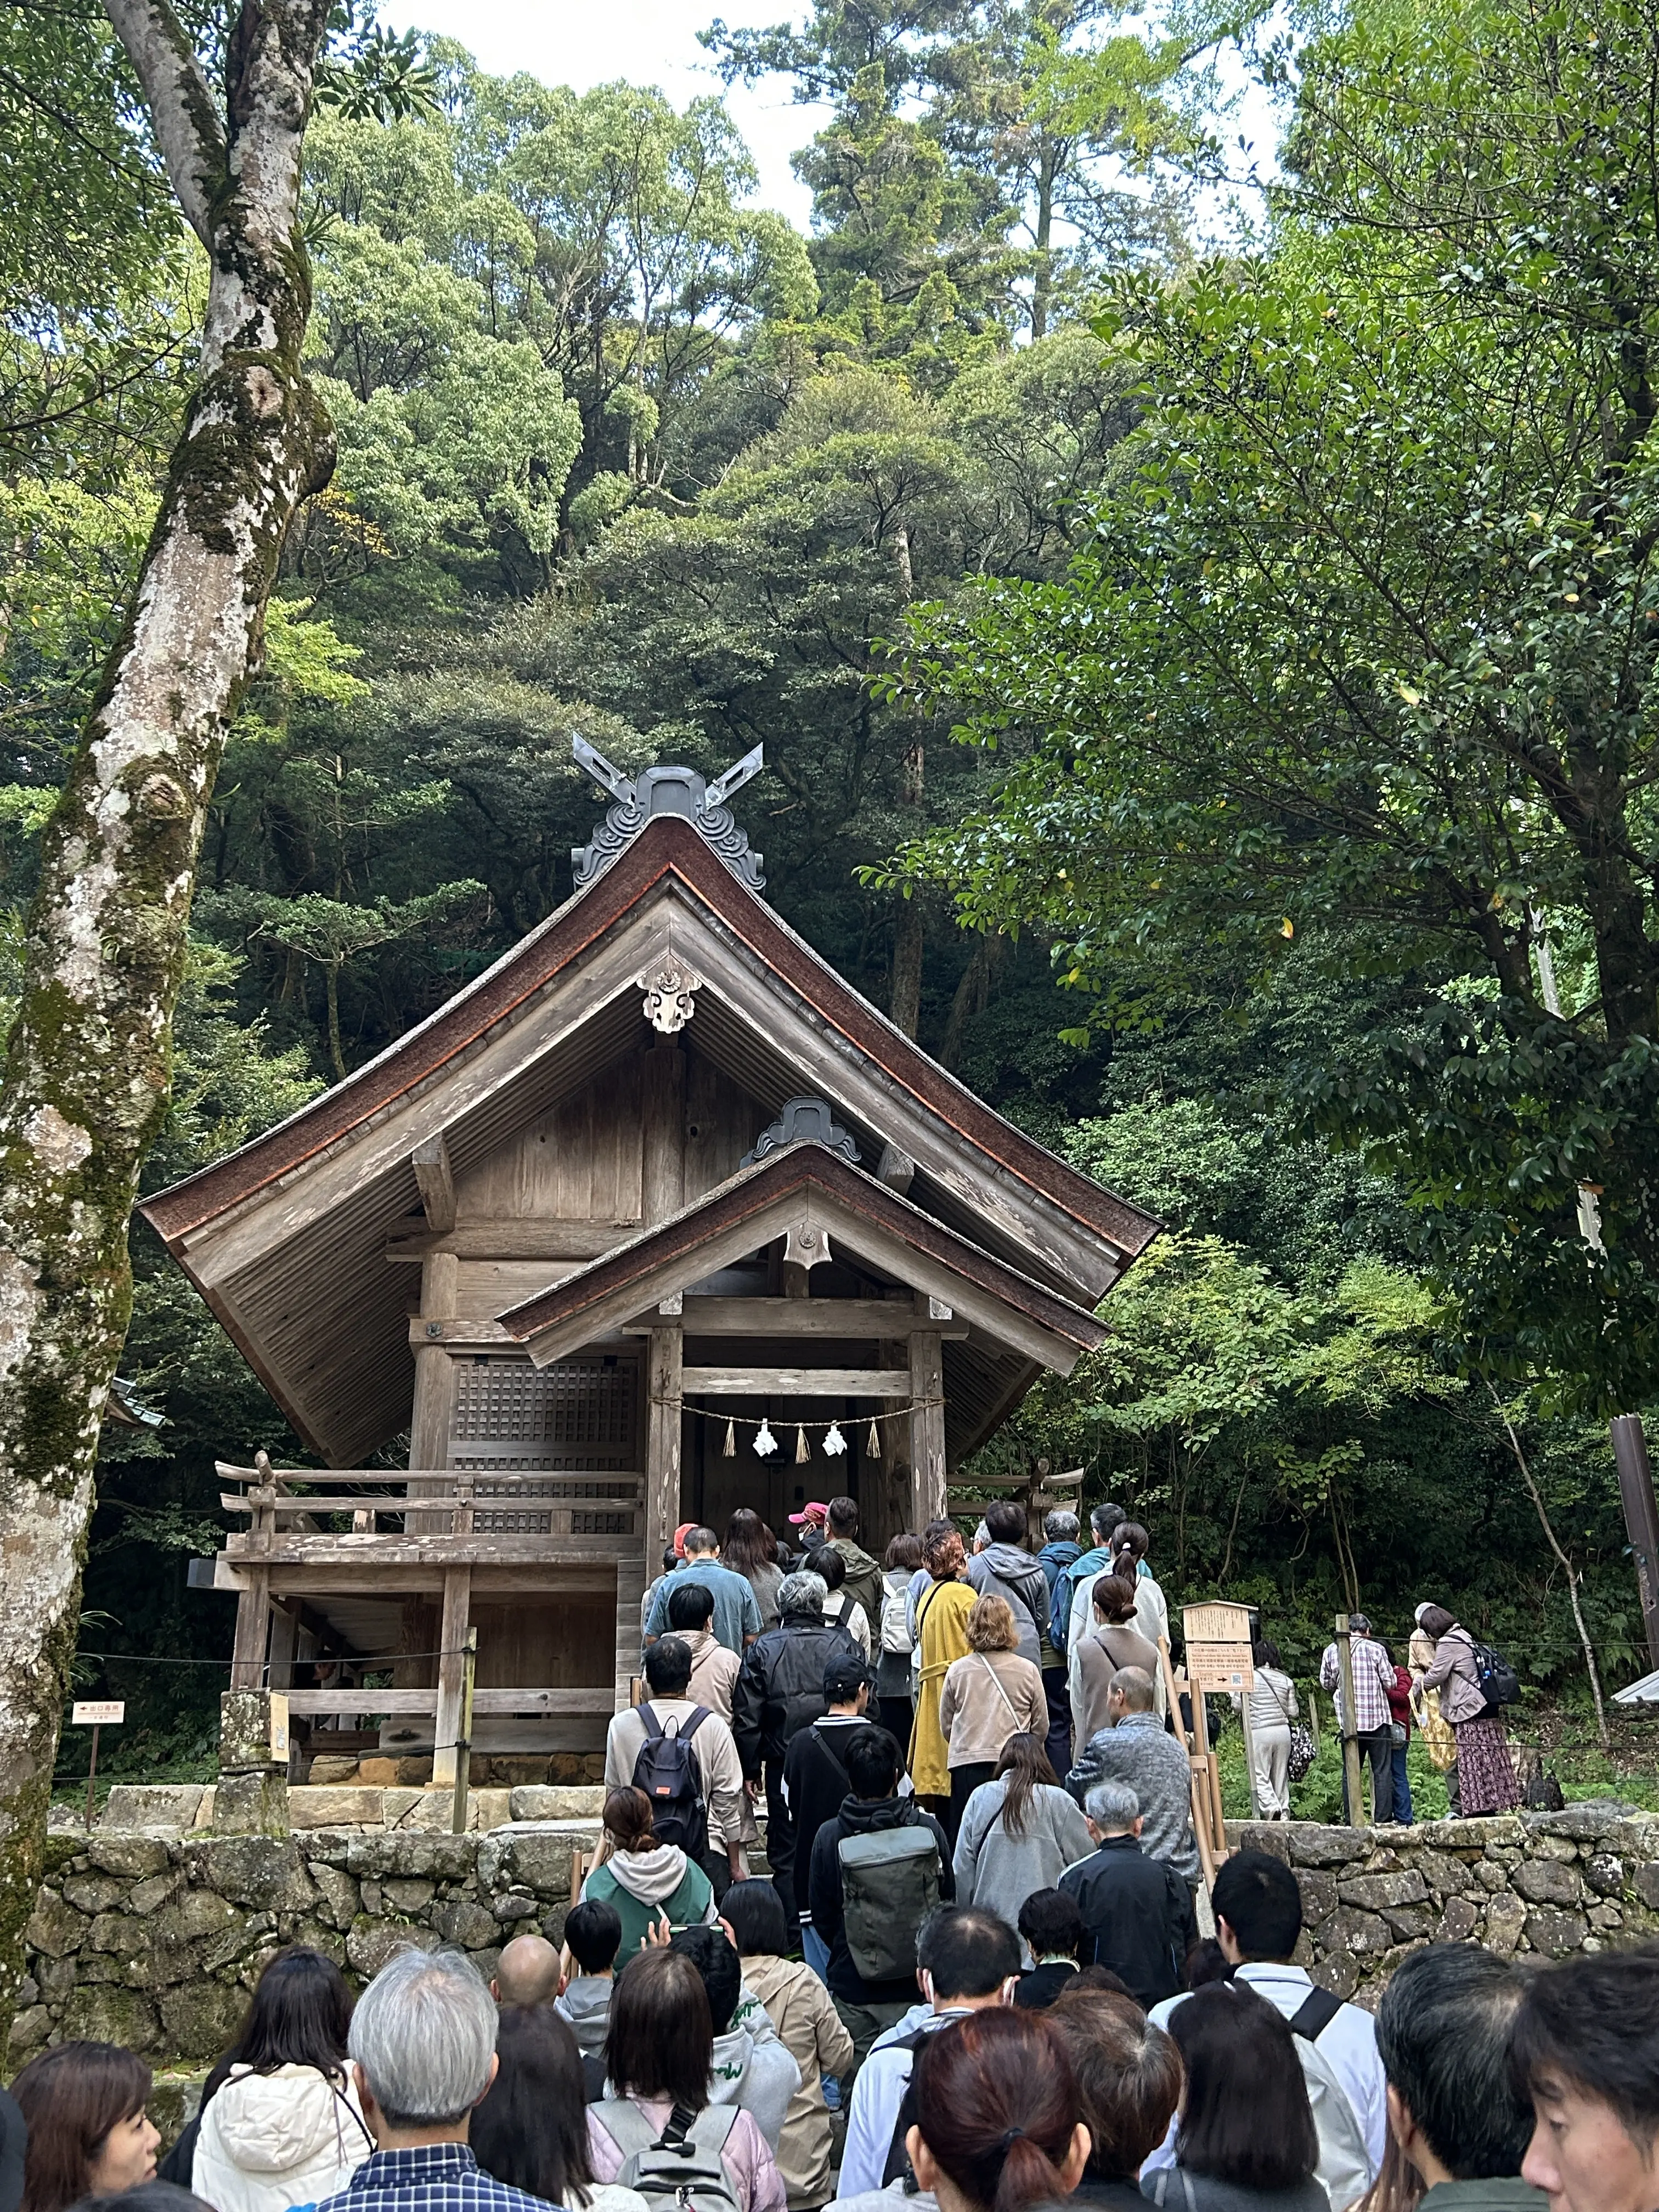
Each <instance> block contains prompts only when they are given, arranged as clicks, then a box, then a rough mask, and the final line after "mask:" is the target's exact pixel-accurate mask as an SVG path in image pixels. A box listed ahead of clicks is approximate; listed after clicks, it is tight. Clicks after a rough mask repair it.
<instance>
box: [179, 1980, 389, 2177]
mask: <svg viewBox="0 0 1659 2212" xmlns="http://www.w3.org/2000/svg"><path fill="white" fill-rule="evenodd" d="M350 2025H351V1992H350V1990H348V1989H347V1987H346V1985H345V1980H344V1978H343V1976H342V1974H341V1972H340V1970H339V1968H338V1967H337V1966H335V1965H334V1963H333V1961H332V1960H329V1959H325V1957H324V1956H323V1954H322V1953H321V1952H320V1951H312V1950H308V1949H307V1948H304V1947H303V1946H297V1945H296V1946H295V1948H291V1949H289V1950H287V1951H279V1952H278V1953H277V1954H276V1957H275V1958H274V1959H273V1960H271V1962H270V1965H269V1966H267V1967H266V1968H265V1970H264V1973H263V1974H261V1975H260V1977H259V1981H258V1987H257V1988H256V1989H255V1990H254V1992H253V2002H252V2004H251V2005H250V2006H249V2007H248V2012H247V2018H246V2020H245V2021H243V2022H242V2027H241V2033H240V2034H239V2035H238V2037H237V2039H236V2040H235V2042H234V2044H233V2045H231V2047H230V2049H229V2050H228V2051H227V2052H226V2053H225V2055H224V2057H222V2059H221V2060H220V2061H219V2063H218V2065H217V2066H216V2067H215V2068H214V2069H213V2072H212V2073H211V2074H210V2075H209V2077H208V2081H207V2085H206V2087H205V2088H204V2090H203V2092H202V2113H201V2120H200V2124H199V2127H198V2130H197V2136H196V2153H195V2156H194V2158H193V2160H192V2161H191V2177H190V2186H191V2193H192V2194H193V2195H194V2196H197V2197H200V2198H202V2200H203V2201H204V2203H208V2204H211V2205H212V2206H213V2207H214V2212H287V2208H288V2207H289V2205H290V2204H315V2203H320V2202H321V2200H322V2199H323V2198H324V2197H332V2196H333V2195H334V2194H335V2193H336V2192H337V2191H339V2190H342V2189H343V2188H344V2187H345V2185H346V2184H347V2182H348V2181H349V2180H350V2179H351V2177H352V2175H353V2174H354V2173H355V2172H356V2171H357V2168H358V2167H359V2166H361V2165H362V2162H363V2160H365V2159H366V2158H367V2157H368V2154H369V2153H370V2152H371V2151H372V2150H373V2149H374V2142H373V2141H372V2139H371V2137H370V2136H369V2132H368V2128H367V2126H366V2125H365V2124H364V2122H363V2115H362V2108H361V2106H359V2105H358V2102H357V2092H356V2088H355V2087H354V2086H353V2084H352V2082H351V2080H350V2076H349V2068H348V2067H347V2064H346V2031H347V2029H348V2028H349V2027H350Z"/></svg>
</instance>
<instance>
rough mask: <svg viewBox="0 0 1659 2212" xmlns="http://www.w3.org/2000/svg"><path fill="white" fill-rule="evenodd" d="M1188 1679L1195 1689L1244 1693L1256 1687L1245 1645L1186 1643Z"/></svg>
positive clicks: (1222, 1692) (1247, 1649) (1224, 1693)
mask: <svg viewBox="0 0 1659 2212" xmlns="http://www.w3.org/2000/svg"><path fill="white" fill-rule="evenodd" d="M1187 1680H1188V1682H1189V1683H1190V1684H1191V1685H1192V1686H1193V1687H1194V1689H1195V1690H1212V1691H1215V1692H1218V1693H1220V1694H1222V1695H1225V1696H1237V1697H1243V1696H1247V1695H1248V1694H1249V1692H1250V1691H1251V1690H1253V1689H1254V1688H1255V1670H1254V1668H1252V1667H1251V1664H1250V1647H1249V1644H1192V1643H1189V1644H1188V1646H1187Z"/></svg>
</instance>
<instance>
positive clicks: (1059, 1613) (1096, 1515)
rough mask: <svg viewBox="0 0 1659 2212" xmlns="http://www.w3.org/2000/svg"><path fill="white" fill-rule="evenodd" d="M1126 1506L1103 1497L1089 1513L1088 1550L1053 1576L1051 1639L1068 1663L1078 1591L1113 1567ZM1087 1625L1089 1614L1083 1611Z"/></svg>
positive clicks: (1049, 1610)
mask: <svg viewBox="0 0 1659 2212" xmlns="http://www.w3.org/2000/svg"><path fill="white" fill-rule="evenodd" d="M1123 1518H1124V1514H1123V1508H1122V1507H1121V1505H1120V1504H1118V1503H1117V1501H1116V1499H1115V1498H1103V1499H1102V1500H1101V1502H1100V1504H1098V1505H1096V1506H1093V1507H1091V1510H1090V1513H1089V1535H1090V1540H1091V1541H1090V1545H1089V1548H1088V1550H1087V1551H1086V1552H1085V1553H1082V1554H1081V1555H1080V1556H1079V1558H1077V1559H1073V1562H1072V1564H1071V1565H1070V1566H1069V1567H1062V1568H1061V1569H1060V1572H1059V1573H1058V1574H1057V1575H1056V1576H1055V1577H1054V1587H1053V1591H1052V1594H1051V1599H1050V1603H1049V1607H1048V1612H1049V1620H1048V1641H1049V1642H1050V1644H1053V1645H1054V1650H1055V1652H1056V1654H1057V1655H1058V1656H1060V1658H1061V1659H1063V1660H1065V1661H1066V1662H1067V1664H1068V1665H1069V1663H1070V1660H1071V1650H1072V1616H1073V1613H1074V1612H1075V1611H1076V1609H1077V1594H1078V1592H1079V1590H1080V1589H1088V1588H1089V1586H1090V1585H1091V1583H1093V1582H1094V1580H1095V1579H1096V1577H1097V1576H1099V1575H1109V1574H1110V1573H1111V1571H1112V1539H1113V1537H1114V1536H1115V1534H1117V1532H1118V1530H1119V1528H1121V1526H1122V1524H1123ZM1084 1622H1085V1626H1087V1622H1088V1615H1087V1613H1085V1615H1084Z"/></svg>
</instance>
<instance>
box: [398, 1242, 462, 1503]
mask: <svg viewBox="0 0 1659 2212" xmlns="http://www.w3.org/2000/svg"><path fill="white" fill-rule="evenodd" d="M460 1271H461V1263H460V1261H459V1260H458V1259H457V1258H456V1256H455V1255H454V1253H453V1252H428V1254H427V1255H426V1258H425V1260H424V1261H422V1267H421V1318H422V1321H430V1322H435V1323H438V1324H440V1325H441V1324H442V1323H444V1322H451V1321H453V1319H454V1317H455V1300H456V1296H457V1293H458V1291H459V1285H460ZM453 1387H454V1362H453V1359H452V1358H450V1356H449V1352H448V1351H447V1349H446V1347H445V1346H444V1345H443V1344H442V1343H441V1342H439V1341H437V1340H433V1341H432V1342H430V1343H427V1344H422V1346H421V1348H420V1350H419V1351H418V1352H416V1354H415V1406H414V1411H413V1413H412V1415H411V1417H410V1424H409V1464H410V1467H411V1468H443V1467H446V1466H447V1464H448V1461H449V1407H450V1399H451V1395H452V1393H453ZM410 1525H411V1531H412V1530H413V1523H411V1524H410ZM421 1533H423V1534H434V1533H435V1532H434V1531H433V1530H430V1529H425V1530H422V1532H421Z"/></svg>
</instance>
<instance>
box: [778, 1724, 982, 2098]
mask: <svg viewBox="0 0 1659 2212" xmlns="http://www.w3.org/2000/svg"><path fill="white" fill-rule="evenodd" d="M842 1765H844V1766H845V1767H846V1769H847V1779H848V1784H849V1785H850V1787H849V1789H848V1794H847V1796H846V1797H845V1798H844V1799H843V1801H842V1808H841V1810H840V1812H839V1813H838V1814H836V1818H835V1819H834V1820H830V1821H826V1822H825V1824H824V1825H823V1827H821V1828H820V1829H819V1830H818V1832H817V1836H816V1838H814V1840H813V1844H812V1857H811V1870H810V1873H809V1875H808V1880H807V1897H808V1902H809V1905H810V1908H811V1915H812V1926H813V1928H814V1929H815V1930H816V1931H817V1936H818V1940H819V1941H820V1942H822V1943H823V1947H824V1948H825V1949H826V1950H827V1951H828V1953H829V1965H828V1966H827V1967H826V1969H825V1972H824V1978H825V1980H826V1982H827V1983H828V1984H829V1994H830V1996H832V1997H833V1998H834V1999H835V2002H836V2011H837V2012H838V2013H839V2014H840V2015H841V2017H842V2025H843V2026H844V2027H845V2028H846V2030H847V2032H848V2034H849V2035H850V2036H851V2037H852V2039H853V2063H854V2069H856V2068H857V2067H859V2066H860V2065H862V2063H863V2062H864V2059H865V2057H866V2054H867V2053H868V2051H869V2049H870V2046H871V2045H872V2043H873V2042H874V2041H875V2039H876V2038H877V2036H878V2035H879V2034H880V2033H882V2031H883V2030H884V2028H888V2027H891V2026H892V2025H893V2023H894V2022H895V2021H896V2020H898V2019H899V2018H900V2017H901V2016H902V2015H903V2013H904V2012H905V2010H906V2009H907V2008H908V2006H909V2004H910V2002H911V2001H912V1998H913V1996H914V1995H915V1942H916V1931H917V1929H919V1928H920V1927H921V1923H922V1922H923V1921H924V1920H925V1919H926V1918H927V1915H928V1914H929V1913H930V1912H931V1911H933V1907H934V1905H937V1904H938V1903H939V1900H940V1899H941V1898H944V1899H951V1898H954V1897H955V1895H956V1893H957V1890H956V1880H955V1877H954V1875H952V1873H951V1850H950V1845H949V1844H947V1843H946V1841H945V1831H944V1829H943V1828H942V1827H940V1826H939V1822H938V1821H937V1820H935V1819H934V1818H933V1814H931V1813H924V1812H923V1811H922V1810H921V1807H920V1806H919V1805H918V1804H917V1803H916V1801H915V1797H914V1796H908V1797H905V1796H900V1795H899V1788H898V1782H899V1751H898V1746H897V1745H896V1743H895V1742H894V1741H893V1739H892V1737H891V1736H890V1735H888V1733H887V1731H886V1729H878V1728H864V1729H859V1730H857V1731H856V1732H855V1733H854V1734H852V1735H849V1736H848V1739H847V1742H846V1746H845V1747H844V1749H843V1750H842Z"/></svg>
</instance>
